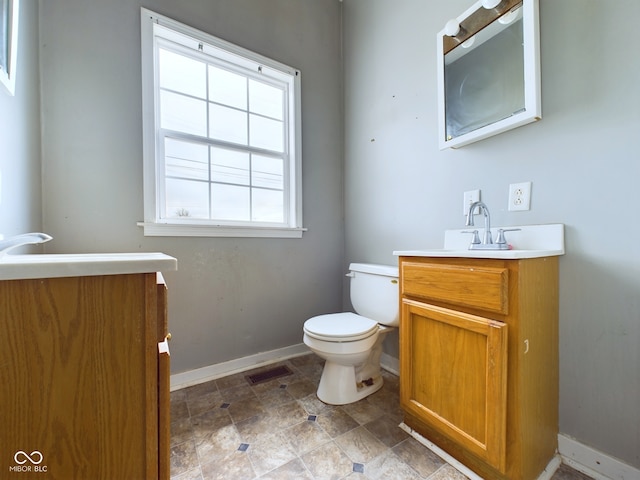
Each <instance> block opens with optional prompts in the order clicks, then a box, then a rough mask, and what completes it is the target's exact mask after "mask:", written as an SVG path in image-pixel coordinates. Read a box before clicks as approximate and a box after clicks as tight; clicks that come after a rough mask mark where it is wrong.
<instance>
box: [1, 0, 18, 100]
mask: <svg viewBox="0 0 640 480" xmlns="http://www.w3.org/2000/svg"><path fill="white" fill-rule="evenodd" d="M18 3H19V0H0V85H2V86H4V88H6V90H7V92H9V94H10V95H13V94H14V92H15V88H16V55H17V54H18V8H19V6H18Z"/></svg>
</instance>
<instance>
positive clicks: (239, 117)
mask: <svg viewBox="0 0 640 480" xmlns="http://www.w3.org/2000/svg"><path fill="white" fill-rule="evenodd" d="M209 137H211V138H215V139H217V140H223V141H225V142H232V143H238V144H240V145H246V144H247V114H246V112H241V111H239V110H234V109H232V108H227V107H222V106H220V105H214V104H209Z"/></svg>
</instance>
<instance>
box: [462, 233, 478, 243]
mask: <svg viewBox="0 0 640 480" xmlns="http://www.w3.org/2000/svg"><path fill="white" fill-rule="evenodd" d="M460 233H471V234H473V238H472V239H471V245H480V235H478V230H463V231H462V232H460Z"/></svg>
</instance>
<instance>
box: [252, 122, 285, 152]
mask: <svg viewBox="0 0 640 480" xmlns="http://www.w3.org/2000/svg"><path fill="white" fill-rule="evenodd" d="M249 131H250V132H251V135H250V138H251V141H250V145H251V146H252V147H257V148H265V149H267V150H273V151H274V152H282V151H283V145H284V130H283V123H282V122H280V121H278V120H271V119H269V118H264V117H258V116H257V115H249Z"/></svg>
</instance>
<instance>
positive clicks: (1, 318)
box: [0, 272, 169, 480]
mask: <svg viewBox="0 0 640 480" xmlns="http://www.w3.org/2000/svg"><path fill="white" fill-rule="evenodd" d="M0 322H1V325H2V333H1V335H0V425H2V428H1V429H0V478H8V479H10V478H16V479H18V478H20V479H29V478H38V479H47V478H51V479H54V478H55V479H65V480H69V479H92V480H99V479H104V480H114V479H128V480H136V479H145V480H146V479H158V478H163V479H168V478H169V430H168V428H169V424H168V423H169V360H168V355H167V354H161V353H159V348H158V343H159V342H162V341H163V340H164V339H165V337H166V335H167V316H166V287H165V285H164V282H163V280H162V277H161V275H159V274H156V273H155V272H154V273H135V274H114V275H111V274H110V275H95V276H75V277H64V278H37V279H26V280H2V281H0Z"/></svg>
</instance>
